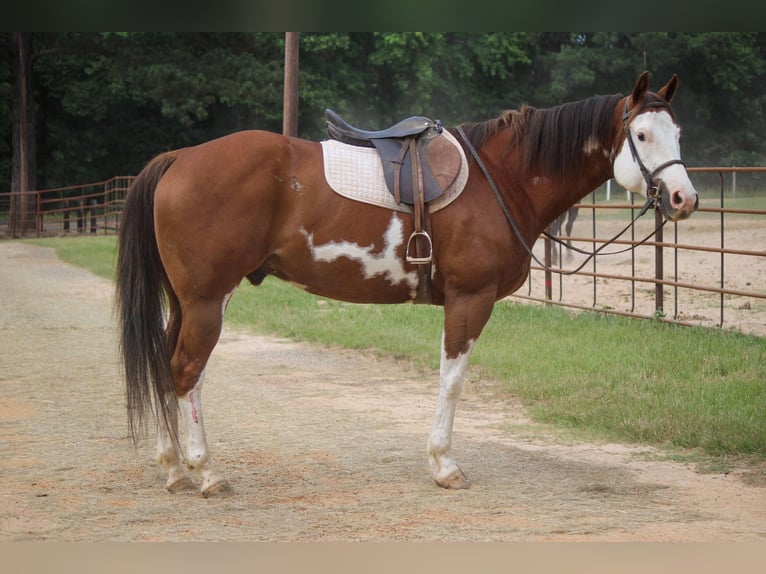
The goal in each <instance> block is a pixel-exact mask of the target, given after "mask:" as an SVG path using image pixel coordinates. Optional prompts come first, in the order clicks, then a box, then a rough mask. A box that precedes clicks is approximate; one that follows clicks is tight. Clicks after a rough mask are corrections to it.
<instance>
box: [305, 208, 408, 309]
mask: <svg viewBox="0 0 766 574" xmlns="http://www.w3.org/2000/svg"><path fill="white" fill-rule="evenodd" d="M300 231H301V233H302V234H303V235H304V236H305V237H306V243H307V244H308V247H309V250H311V256H312V257H313V258H314V261H322V262H327V263H330V262H332V261H335V260H336V259H340V258H342V257H347V258H348V259H353V260H355V261H358V262H359V263H360V264H361V266H362V275H363V276H364V278H365V279H370V278H372V277H375V276H377V275H382V276H383V277H385V278H386V279H387V280H388V282H389V283H391V285H396V284H399V283H406V284H407V285H408V286H409V287H410V289H411V290H412V293H413V295H412V296H413V297H414V296H415V292H416V290H417V287H418V274H417V273H415V272H414V271H411V272H409V273H408V272H407V271H405V270H404V262H403V261H402V259H400V258H399V257H397V256H396V251H397V249H399V248H400V247H401V246H402V245H403V244H404V224H403V223H402V220H401V219H400V218H399V217H398V216H397V215H396V214H394V215H392V216H391V221H390V222H389V224H388V228H387V229H386V232H385V234H384V236H383V251H382V252H380V253H377V254H375V253H372V249H373V246H372V245H370V246H368V247H363V246H361V245H357V244H356V243H351V242H350V241H338V242H336V241H330V242H329V243H325V244H323V245H314V235H313V234H310V233H308V232H307V231H306V230H305V229H303V228H301V229H300Z"/></svg>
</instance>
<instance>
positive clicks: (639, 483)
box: [0, 242, 766, 542]
mask: <svg viewBox="0 0 766 574" xmlns="http://www.w3.org/2000/svg"><path fill="white" fill-rule="evenodd" d="M111 296H112V285H111V283H110V282H109V281H106V280H103V279H100V278H98V277H95V276H93V275H91V274H90V273H88V272H86V271H83V270H81V269H78V268H75V267H72V266H69V265H66V264H63V263H61V262H60V261H58V260H57V259H56V258H55V256H54V255H53V252H52V251H51V250H49V249H43V248H39V247H34V246H31V245H28V244H24V243H20V242H0V297H1V298H2V299H1V301H2V305H0V357H1V358H0V478H1V479H2V490H1V491H0V541H22V540H31V541H41V540H56V541H150V540H156V541H164V540H179V541H209V540H231V541H245V540H247V541H265V540H272V541H325V540H346V541H353V540H374V541H393V540H408V541H420V540H503V541H533V540H565V541H569V540H588V541H613V540H614V541H761V542H762V541H764V540H765V539H766V489H764V488H763V487H759V486H751V485H749V484H748V483H747V482H745V481H743V480H742V478H743V476H742V474H741V473H738V472H734V473H730V474H727V475H712V474H698V473H695V472H694V471H693V469H691V468H689V467H687V466H686V465H682V464H678V463H671V462H660V461H656V460H653V458H652V457H651V451H650V450H649V449H642V448H636V447H627V446H623V445H615V444H606V445H593V444H565V443H563V441H561V440H556V439H555V437H553V436H552V435H550V434H549V433H547V432H546V431H545V429H543V428H540V427H538V426H537V425H534V424H532V423H530V422H529V421H528V420H526V419H525V417H524V415H523V411H522V410H521V409H520V408H519V407H518V405H516V404H514V403H513V402H512V401H510V400H508V399H506V398H501V397H500V395H499V394H498V393H497V392H496V388H495V385H494V384H493V383H492V382H491V381H472V382H471V383H469V384H468V386H467V389H466V393H465V397H464V399H463V400H462V401H461V403H460V407H459V409H458V415H457V419H456V425H455V451H456V456H457V459H458V461H459V462H460V463H461V466H462V468H463V470H464V471H465V472H466V473H467V474H468V476H469V479H471V480H472V487H471V488H470V489H468V490H464V491H457V492H452V491H444V490H442V489H440V488H438V487H437V486H435V484H434V483H433V482H432V481H431V479H430V476H429V472H428V468H427V460H426V455H425V440H426V434H427V432H428V429H429V427H430V421H431V416H432V413H433V408H434V405H435V399H436V394H437V382H436V374H435V373H433V372H426V371H421V370H418V369H416V368H413V367H412V366H411V365H409V364H406V363H401V362H395V361H389V360H381V359H379V358H375V357H372V356H369V355H365V354H362V353H358V352H349V351H345V350H338V349H330V348H322V347H318V346H309V345H303V344H296V343H293V342H290V341H286V340H283V339H277V338H273V337H265V336H255V335H251V334H248V333H246V332H244V331H238V330H233V329H230V328H227V329H226V330H225V332H224V335H223V337H222V340H221V342H220V343H219V346H218V347H217V349H216V351H215V352H214V354H213V358H212V359H211V362H210V365H209V369H208V373H207V378H206V386H205V394H204V400H205V416H206V425H207V429H208V435H209V440H210V446H211V449H212V453H213V457H214V460H215V461H216V462H217V465H218V468H219V470H221V471H222V472H223V473H224V474H225V475H226V476H227V477H228V478H229V480H230V482H231V484H232V486H233V488H234V490H235V494H234V496H232V497H229V498H223V499H203V498H202V497H201V496H199V495H196V494H188V493H187V494H178V495H171V494H170V493H168V492H166V491H165V490H164V489H163V479H162V478H161V477H160V476H159V474H158V471H157V469H156V467H155V465H154V463H153V461H152V457H153V450H154V448H153V440H152V439H151V438H147V439H146V440H143V441H141V442H140V443H139V445H138V448H137V449H135V448H134V447H133V445H132V442H131V440H130V439H129V438H128V436H127V421H126V415H125V407H124V399H123V394H122V383H121V381H120V375H119V367H118V365H117V358H116V353H115V346H116V343H115V324H114V319H113V316H112V308H111Z"/></svg>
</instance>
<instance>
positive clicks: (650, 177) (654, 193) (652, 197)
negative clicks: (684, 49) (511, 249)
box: [455, 98, 686, 275]
mask: <svg viewBox="0 0 766 574" xmlns="http://www.w3.org/2000/svg"><path fill="white" fill-rule="evenodd" d="M647 107H651V108H660V107H664V108H667V110H668V112H669V113H670V115H671V117H673V118H675V116H674V115H673V110H672V109H671V107H670V104H668V103H667V102H665V101H660V100H657V101H651V102H645V103H644V105H643V106H642V108H641V109H642V110H643V109H644V108H647ZM635 109H636V107H634V108H633V109H632V110H628V98H626V99H625V108H624V110H623V114H622V129H623V131H624V132H625V139H627V140H628V146H629V147H630V153H631V155H632V156H633V161H635V162H636V163H637V164H638V168H639V169H640V170H641V175H642V176H643V178H644V181H646V203H645V204H644V206H643V207H642V208H641V211H639V213H638V215H636V216H635V217H634V218H633V219H631V221H630V223H628V225H627V226H625V228H624V229H622V230H621V231H620V232H619V233H618V234H617V235H615V236H614V237H612V238H611V239H609V240H608V241H606V242H605V243H603V244H602V245H601V246H600V247H599V248H597V249H595V250H593V251H586V250H583V249H579V248H577V247H571V246H568V247H569V249H572V250H573V251H576V252H578V253H581V254H583V255H587V257H586V259H585V261H583V262H582V263H581V264H580V266H579V267H577V268H576V269H572V270H569V271H564V270H561V269H558V268H555V269H554V268H552V267H550V266H549V265H546V264H545V263H543V262H542V261H540V259H539V258H538V257H537V256H536V255H535V254H534V252H533V251H532V248H531V247H530V246H529V245H528V244H527V242H526V240H525V239H524V236H523V235H522V234H521V230H519V227H518V225H516V221H515V220H514V219H513V216H512V215H511V212H510V211H509V210H508V207H507V206H506V205H505V201H504V200H503V196H502V195H501V193H500V190H499V189H498V187H497V184H496V183H495V180H494V179H493V178H492V175H491V174H490V173H489V170H488V169H487V166H486V165H484V162H483V161H482V160H481V158H480V157H479V153H478V152H477V151H476V148H475V147H474V146H473V144H472V143H471V142H470V140H469V139H468V136H466V134H465V132H464V131H463V128H462V127H460V126H457V127H456V128H455V130H456V131H457V133H458V134H459V135H460V137H461V138H462V139H463V142H464V143H465V146H466V148H467V149H468V151H469V152H470V154H471V157H472V158H473V159H474V161H475V162H476V164H477V165H478V166H479V169H481V171H482V173H483V174H484V177H485V178H486V180H487V183H489V186H490V188H491V189H492V191H493V193H494V194H495V197H496V198H497V202H498V203H499V205H500V209H501V211H502V212H503V215H504V216H505V219H506V220H507V221H508V224H509V225H510V226H511V229H512V230H513V232H514V234H515V235H516V237H517V239H518V240H519V242H520V243H521V245H522V246H523V247H524V249H526V251H527V253H528V254H529V256H530V257H531V258H532V259H534V261H535V262H536V263H537V264H538V265H540V266H541V267H543V269H546V270H555V271H556V273H561V274H562V275H572V274H574V273H577V272H578V271H580V269H582V268H583V267H585V265H586V264H587V263H588V262H589V261H590V260H591V259H593V258H594V257H595V256H596V255H599V254H601V255H617V254H619V253H625V252H627V251H632V250H634V249H635V248H636V247H637V246H638V245H643V244H644V243H646V242H647V241H649V239H651V238H652V237H653V236H654V235H655V234H656V233H657V231H659V230H660V228H662V227H663V226H664V225H665V223H666V222H667V220H666V219H663V221H662V223H661V224H659V225H658V226H657V227H656V228H655V229H654V231H652V232H651V233H650V234H649V235H647V236H646V237H644V238H643V239H642V240H641V241H639V242H638V243H636V244H634V245H631V246H630V247H627V248H625V249H621V250H618V251H610V252H608V253H601V251H602V250H603V249H604V248H605V247H607V246H608V245H610V244H612V243H614V242H615V241H617V239H619V238H620V236H622V235H623V234H624V233H625V232H626V231H627V230H628V229H630V228H631V227H632V226H633V225H634V224H635V223H636V221H638V219H639V218H640V217H641V216H643V215H644V214H645V213H646V212H647V211H649V209H650V208H654V209H659V206H660V199H661V198H660V195H659V186H658V185H656V184H655V182H654V178H655V177H656V176H657V174H658V173H660V172H661V171H662V170H663V169H665V168H666V167H670V166H671V165H675V164H680V165H683V166H684V167H686V164H685V163H684V162H683V161H681V160H680V159H671V160H669V161H666V162H665V163H662V164H660V165H659V166H658V167H656V168H655V169H654V170H653V171H649V169H648V168H647V167H646V165H645V164H644V162H643V161H642V160H641V156H639V155H638V150H637V149H636V144H635V142H634V141H633V136H632V135H631V133H630V123H631V122H630V121H629V120H631V115H633V111H634V110H635ZM637 115H638V114H635V115H633V117H635V116H637ZM612 161H614V157H612ZM543 235H545V236H546V237H547V238H548V239H550V240H551V241H554V242H556V243H558V244H559V245H564V242H563V241H561V239H559V238H558V237H555V236H553V235H552V234H550V233H549V232H547V231H543Z"/></svg>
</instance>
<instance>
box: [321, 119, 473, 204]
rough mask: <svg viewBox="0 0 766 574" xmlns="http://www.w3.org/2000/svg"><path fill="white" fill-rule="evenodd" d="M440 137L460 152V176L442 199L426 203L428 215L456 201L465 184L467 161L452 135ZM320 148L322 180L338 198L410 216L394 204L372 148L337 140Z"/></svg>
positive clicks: (327, 141) (376, 155)
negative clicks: (322, 161)
mask: <svg viewBox="0 0 766 574" xmlns="http://www.w3.org/2000/svg"><path fill="white" fill-rule="evenodd" d="M443 135H444V136H445V137H446V138H447V139H448V140H450V142H451V143H452V144H453V145H454V146H455V147H456V148H457V150H458V151H459V152H460V173H459V174H458V176H457V178H456V179H455V182H454V183H453V184H452V185H451V186H450V187H449V188H447V189H446V190H445V191H444V193H443V194H442V195H440V196H439V197H437V198H436V199H434V200H433V201H431V202H429V204H428V210H429V212H430V213H433V212H435V211H438V210H440V209H443V208H444V207H447V206H448V205H449V204H450V203H452V202H453V201H455V199H457V197H458V196H459V195H460V193H461V192H462V191H463V188H464V187H465V183H466V181H468V161H467V160H466V158H465V153H464V152H463V148H462V147H461V146H460V145H459V144H458V142H457V140H456V139H455V137H454V136H453V135H452V134H451V133H449V132H447V131H446V130H445V131H444V132H443ZM321 144H322V155H323V157H324V175H325V179H326V180H327V183H328V184H329V186H330V187H331V188H332V189H333V191H335V192H336V193H337V194H339V195H342V196H343V197H346V198H348V199H353V200H355V201H361V202H362V203H369V204H371V205H377V206H380V207H387V208H388V209H393V210H396V211H403V212H405V213H411V212H412V208H411V207H410V206H409V205H406V204H404V203H402V204H397V203H396V202H395V201H394V196H393V195H391V193H390V192H389V191H388V187H387V186H386V179H385V177H384V176H383V166H382V165H381V163H380V156H378V152H377V150H376V149H375V148H368V147H357V146H353V145H349V144H345V143H341V142H339V141H337V140H324V141H322V142H321Z"/></svg>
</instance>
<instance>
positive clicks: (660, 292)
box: [654, 209, 665, 316]
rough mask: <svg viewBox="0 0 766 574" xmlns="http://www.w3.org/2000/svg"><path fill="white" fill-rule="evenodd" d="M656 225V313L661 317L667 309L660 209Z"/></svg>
mask: <svg viewBox="0 0 766 574" xmlns="http://www.w3.org/2000/svg"><path fill="white" fill-rule="evenodd" d="M654 225H655V228H656V229H657V233H656V234H655V236H654V240H655V242H656V245H655V246H654V278H655V279H656V280H657V282H656V283H655V284H654V312H655V314H656V315H657V316H661V315H662V313H663V311H664V309H665V302H664V289H663V285H662V283H660V282H661V281H662V280H663V279H664V266H663V259H662V245H661V243H662V242H663V236H662V212H661V211H660V210H659V209H655V210H654Z"/></svg>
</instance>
